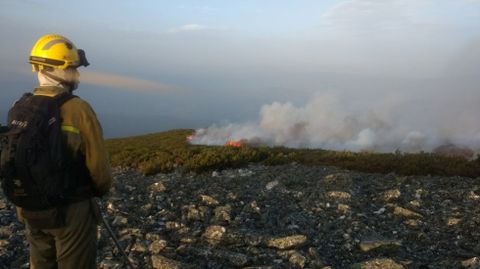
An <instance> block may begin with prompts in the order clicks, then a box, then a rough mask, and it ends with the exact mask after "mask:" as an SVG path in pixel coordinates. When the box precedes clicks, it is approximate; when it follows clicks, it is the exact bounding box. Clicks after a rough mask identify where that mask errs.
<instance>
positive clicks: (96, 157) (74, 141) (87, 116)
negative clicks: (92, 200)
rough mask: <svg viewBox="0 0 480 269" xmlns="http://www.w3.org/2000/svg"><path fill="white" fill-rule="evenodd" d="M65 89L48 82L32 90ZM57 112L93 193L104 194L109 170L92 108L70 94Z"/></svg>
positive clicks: (54, 91) (49, 92)
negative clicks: (83, 160)
mask: <svg viewBox="0 0 480 269" xmlns="http://www.w3.org/2000/svg"><path fill="white" fill-rule="evenodd" d="M66 91H67V90H65V89H63V88H60V87H53V86H48V87H38V88H35V89H34V90H33V94H34V95H45V96H56V95H57V94H61V93H63V92H66ZM60 115H61V117H62V131H63V132H65V134H66V137H67V144H68V146H69V147H70V148H71V149H72V150H73V152H80V153H81V154H82V155H83V156H85V162H86V166H87V168H88V171H89V172H90V176H91V178H92V181H93V182H92V183H93V185H94V191H95V195H96V196H102V195H104V194H106V193H107V192H108V190H109V189H110V186H111V185H112V173H111V169H110V162H109V160H108V154H107V151H106V150H105V144H104V140H103V131H102V127H101V126H100V123H99V122H98V119H97V116H96V114H95V112H94V111H93V109H92V108H91V107H90V105H89V104H88V103H87V102H85V101H84V100H82V99H80V98H73V99H70V100H68V101H67V102H65V103H64V104H63V105H62V107H61V108H60Z"/></svg>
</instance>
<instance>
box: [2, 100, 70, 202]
mask: <svg viewBox="0 0 480 269" xmlns="http://www.w3.org/2000/svg"><path fill="white" fill-rule="evenodd" d="M74 97H76V96H74V95H72V94H71V93H62V94H59V95H57V96H55V97H49V96H42V95H32V94H31V93H27V94H24V95H23V96H22V98H20V100H18V101H17V102H16V103H15V104H14V105H13V107H12V108H11V109H10V111H9V112H8V126H7V127H8V131H6V132H3V133H0V149H1V155H0V179H1V181H2V188H3V191H4V193H5V195H6V196H7V198H8V199H9V200H10V201H11V202H12V203H14V204H15V205H16V206H19V207H22V208H25V209H28V210H43V209H49V208H53V207H56V206H58V205H61V204H62V203H65V201H66V199H67V198H68V195H69V192H70V191H71V190H72V189H73V188H74V187H75V186H73V184H74V182H71V180H67V178H66V177H65V173H66V170H67V169H68V168H67V166H68V160H67V158H66V156H67V145H66V140H65V139H64V137H63V134H62V127H61V125H62V120H61V117H60V107H61V106H62V105H63V104H64V103H65V102H66V101H68V100H70V99H71V98H74Z"/></svg>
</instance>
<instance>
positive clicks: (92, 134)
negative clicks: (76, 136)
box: [78, 101, 112, 197]
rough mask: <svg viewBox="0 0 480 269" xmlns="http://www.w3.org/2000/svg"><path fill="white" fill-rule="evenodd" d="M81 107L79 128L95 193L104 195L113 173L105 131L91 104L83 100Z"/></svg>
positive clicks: (110, 183) (108, 187) (109, 185)
mask: <svg viewBox="0 0 480 269" xmlns="http://www.w3.org/2000/svg"><path fill="white" fill-rule="evenodd" d="M81 104H82V106H81V109H79V111H78V112H79V116H80V119H79V122H78V128H79V131H80V135H81V138H82V140H83V144H84V148H83V150H84V154H85V161H86V166H87V168H88V170H89V172H90V175H91V177H92V180H93V184H94V187H95V195H96V196H99V197H100V196H103V195H104V194H106V193H107V192H108V190H109V189H110V187H111V185H112V174H111V169H110V163H109V160H108V153H107V151H106V149H105V142H104V139H103V131H102V127H101V126H100V123H99V121H98V119H97V116H96V115H95V112H94V111H93V109H92V108H91V107H90V105H89V104H88V103H87V102H85V101H82V102H81Z"/></svg>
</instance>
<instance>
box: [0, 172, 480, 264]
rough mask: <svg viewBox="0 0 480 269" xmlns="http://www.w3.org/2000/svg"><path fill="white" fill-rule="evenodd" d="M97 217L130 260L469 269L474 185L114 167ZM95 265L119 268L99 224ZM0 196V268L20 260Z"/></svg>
mask: <svg viewBox="0 0 480 269" xmlns="http://www.w3.org/2000/svg"><path fill="white" fill-rule="evenodd" d="M115 179H116V182H115V187H114V190H113V191H112V192H111V194H110V195H108V197H105V198H104V199H103V208H104V212H105V215H106V218H107V219H108V221H109V222H110V223H111V226H112V228H113V229H114V230H115V231H116V233H117V235H118V238H119V240H120V243H121V245H122V247H123V248H124V249H125V251H126V252H127V253H128V254H129V256H130V259H131V261H132V262H133V263H134V264H135V266H136V268H258V269H263V268H265V269H266V268H323V269H327V268H364V269H370V268H378V269H380V268H382V269H389V268H392V269H393V268H395V269H397V268H431V269H433V268H438V269H440V268H480V228H478V226H479V224H480V216H479V214H478V213H480V207H479V203H480V181H479V179H478V178H477V179H471V178H459V177H449V178H447V177H429V176H426V177H422V176H408V177H404V176H397V175H394V174H388V175H379V174H366V173H358V172H351V171H345V170H339V169H336V168H331V167H306V166H301V165H297V164H290V165H284V166H273V167H267V166H260V165H254V166H250V167H248V168H243V169H231V170H224V171H219V172H213V173H208V174H193V173H183V172H181V171H177V172H175V173H171V174H158V175H156V176H149V177H143V176H141V175H140V174H139V173H137V172H135V171H132V170H121V169H117V170H116V171H115ZM99 236H100V240H99V257H98V261H99V267H98V268H104V269H113V268H127V267H126V266H125V265H123V263H122V258H121V256H120V255H119V252H118V250H116V249H112V246H113V243H112V241H111V240H110V239H109V238H108V236H107V233H106V231H105V229H103V228H101V229H99ZM27 248H28V246H27V243H26V242H25V241H24V231H23V226H22V225H20V224H18V223H17V222H16V220H15V216H14V214H13V210H12V206H11V204H9V203H7V202H6V200H5V199H4V198H3V197H0V267H1V266H3V267H2V268H28V252H27Z"/></svg>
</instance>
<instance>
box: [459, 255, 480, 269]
mask: <svg viewBox="0 0 480 269" xmlns="http://www.w3.org/2000/svg"><path fill="white" fill-rule="evenodd" d="M462 268H466V269H480V259H479V258H478V257H473V258H470V259H467V260H464V261H462Z"/></svg>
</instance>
